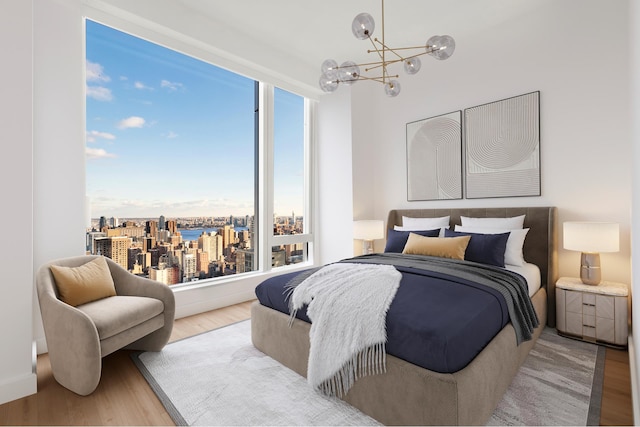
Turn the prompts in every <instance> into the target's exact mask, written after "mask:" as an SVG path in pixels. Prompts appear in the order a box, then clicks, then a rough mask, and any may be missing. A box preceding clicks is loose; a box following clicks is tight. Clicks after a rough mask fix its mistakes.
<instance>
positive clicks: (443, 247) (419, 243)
mask: <svg viewBox="0 0 640 427" xmlns="http://www.w3.org/2000/svg"><path fill="white" fill-rule="evenodd" d="M469 240H471V236H460V237H451V238H449V239H441V238H440V237H424V236H420V235H418V234H415V233H410V234H409V238H408V239H407V244H406V245H405V246H404V250H403V251H402V253H403V254H417V255H429V256H436V257H440V258H452V259H464V252H465V251H466V249H467V245H468V244H469Z"/></svg>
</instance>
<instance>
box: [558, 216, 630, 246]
mask: <svg viewBox="0 0 640 427" xmlns="http://www.w3.org/2000/svg"><path fill="white" fill-rule="evenodd" d="M563 231H564V233H563V234H564V236H563V237H564V238H563V246H564V248H565V249H568V250H571V251H580V252H618V251H619V250H620V225H619V224H617V223H614V222H565V223H564V225H563Z"/></svg>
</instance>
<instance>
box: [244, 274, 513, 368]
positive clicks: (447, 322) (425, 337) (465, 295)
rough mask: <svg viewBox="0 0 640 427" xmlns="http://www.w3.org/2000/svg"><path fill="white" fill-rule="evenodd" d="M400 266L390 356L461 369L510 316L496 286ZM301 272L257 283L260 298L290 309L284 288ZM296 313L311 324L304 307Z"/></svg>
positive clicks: (264, 302)
mask: <svg viewBox="0 0 640 427" xmlns="http://www.w3.org/2000/svg"><path fill="white" fill-rule="evenodd" d="M396 268H397V269H398V271H400V272H401V273H402V279H401V282H400V286H399V288H398V291H397V293H396V296H395V298H394V300H393V302H392V303H391V306H390V307H389V311H388V312H387V325H386V326H387V345H386V351H387V353H388V354H390V355H393V356H395V357H398V358H400V359H403V360H405V361H407V362H410V363H413V364H415V365H417V366H420V367H423V368H426V369H429V370H432V371H435V372H440V373H453V372H457V371H459V370H460V369H463V368H464V367H465V366H467V365H468V364H469V363H470V362H471V361H472V360H473V359H474V358H475V356H476V355H477V354H478V353H480V352H481V351H482V349H483V348H484V347H485V346H486V345H487V344H488V343H489V342H490V341H491V340H492V339H493V337H494V336H495V335H496V334H497V333H498V332H499V331H500V330H501V329H502V328H503V327H504V326H505V325H506V324H507V323H508V322H509V320H510V318H509V311H508V307H507V302H506V300H505V298H504V296H503V295H502V294H501V293H500V292H499V291H497V290H495V289H492V288H491V287H488V286H484V285H481V284H479V283H475V282H473V281H471V280H467V279H461V278H452V277H450V276H448V275H444V274H442V273H437V272H432V273H431V272H429V273H425V272H424V271H422V270H420V271H419V270H416V269H415V268H411V267H402V266H396ZM301 273H302V272H294V273H288V274H284V275H281V276H276V277H272V278H269V279H267V280H265V281H264V282H262V283H261V284H260V285H258V287H257V288H256V296H257V298H258V301H259V302H260V303H261V304H262V305H264V306H266V307H269V308H273V309H275V310H278V311H280V312H282V313H286V314H289V308H288V302H287V300H286V296H285V295H286V290H285V288H286V285H287V283H289V282H290V281H291V280H292V279H293V278H294V277H295V276H296V275H298V274H301ZM425 274H426V275H425ZM364 300H366V297H363V303H365V302H364ZM296 317H298V318H299V319H301V320H304V321H306V322H309V323H310V320H309V318H308V316H307V315H306V310H305V309H303V310H299V311H298V312H297V313H296Z"/></svg>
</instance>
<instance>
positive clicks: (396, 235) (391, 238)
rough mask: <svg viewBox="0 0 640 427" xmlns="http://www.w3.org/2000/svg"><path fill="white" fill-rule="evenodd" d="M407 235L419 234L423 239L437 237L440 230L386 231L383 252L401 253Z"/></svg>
mask: <svg viewBox="0 0 640 427" xmlns="http://www.w3.org/2000/svg"><path fill="white" fill-rule="evenodd" d="M409 233H415V234H419V235H420V236H425V237H438V235H439V234H440V229H439V228H438V229H436V230H415V231H396V230H388V232H387V245H386V246H385V247H384V251H385V252H395V253H402V250H403V249H404V245H406V244H407V239H408V238H409Z"/></svg>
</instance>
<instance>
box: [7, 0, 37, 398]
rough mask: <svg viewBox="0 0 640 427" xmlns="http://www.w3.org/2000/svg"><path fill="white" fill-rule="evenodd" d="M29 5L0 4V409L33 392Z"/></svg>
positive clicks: (18, 1)
mask: <svg viewBox="0 0 640 427" xmlns="http://www.w3.org/2000/svg"><path fill="white" fill-rule="evenodd" d="M32 13H33V4H32V2H31V1H24V0H5V1H3V2H2V4H1V5H0V52H2V55H3V58H4V60H3V66H2V67H1V68H0V81H2V82H3V88H2V97H0V117H2V148H3V150H2V151H3V154H4V159H3V162H2V163H3V164H2V168H0V182H2V183H3V190H2V199H3V204H2V209H0V223H1V224H3V232H2V235H3V238H4V239H5V240H4V242H5V244H3V245H2V246H1V247H0V260H1V261H0V269H1V270H2V271H3V275H2V279H1V280H0V291H1V292H2V299H1V300H0V301H1V302H0V337H2V345H1V346H0V347H1V348H2V349H1V350H0V355H1V357H2V363H0V404H2V403H5V402H8V401H10V400H14V399H18V398H20V397H23V396H27V395H29V394H33V393H35V391H36V374H35V369H34V366H33V357H34V354H33V351H32V344H31V342H32V339H33V338H32V337H33V333H32V324H33V322H32V314H31V313H32V305H33V258H32V254H31V252H32V248H33V232H32V229H31V215H32V213H31V212H32V186H33V176H32V173H33V167H32V163H31V157H32V153H33V131H32V127H31V125H32V108H33V97H32V95H33V89H32V77H33V62H32V56H31V43H32V42H33V36H32V30H33V25H32V21H31V16H32Z"/></svg>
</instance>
